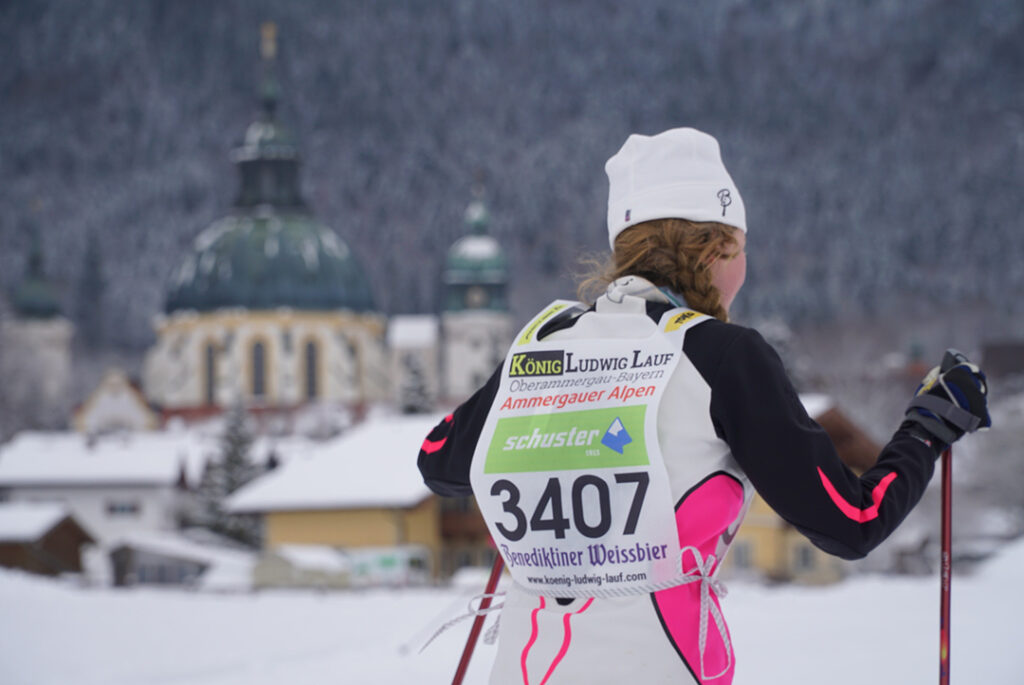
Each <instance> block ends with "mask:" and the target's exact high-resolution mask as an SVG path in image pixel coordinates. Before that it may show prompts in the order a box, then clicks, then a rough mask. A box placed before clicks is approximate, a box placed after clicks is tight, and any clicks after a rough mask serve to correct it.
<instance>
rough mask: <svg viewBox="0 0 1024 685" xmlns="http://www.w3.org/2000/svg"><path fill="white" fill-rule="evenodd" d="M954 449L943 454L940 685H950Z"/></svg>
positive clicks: (949, 448) (948, 449)
mask: <svg viewBox="0 0 1024 685" xmlns="http://www.w3.org/2000/svg"><path fill="white" fill-rule="evenodd" d="M952 470H953V448H952V447H948V448H946V451H945V452H943V453H942V561H941V564H942V567H941V575H942V578H941V580H942V582H941V590H942V593H941V598H940V602H939V685H949V585H950V581H951V580H952V548H953V544H952V543H953V533H952V529H953V526H952V523H953V516H952V513H953V486H952V482H953V474H952Z"/></svg>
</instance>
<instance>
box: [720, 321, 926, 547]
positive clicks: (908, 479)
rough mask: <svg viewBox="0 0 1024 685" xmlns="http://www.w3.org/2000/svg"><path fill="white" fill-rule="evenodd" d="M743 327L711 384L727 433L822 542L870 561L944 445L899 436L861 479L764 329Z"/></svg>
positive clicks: (762, 484) (745, 463)
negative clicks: (808, 405) (811, 411)
mask: <svg viewBox="0 0 1024 685" xmlns="http://www.w3.org/2000/svg"><path fill="white" fill-rule="evenodd" d="M734 330H739V331H740V333H739V334H737V335H736V336H735V337H734V339H733V340H732V342H731V343H729V344H728V345H727V346H726V347H725V348H724V351H722V352H721V357H720V364H718V365H717V373H716V375H715V377H714V378H712V379H711V381H710V383H711V386H712V391H711V417H712V420H713V421H714V423H715V427H716V431H717V432H718V433H719V437H721V438H722V439H723V440H725V442H726V443H728V445H729V447H730V448H731V450H732V453H733V455H734V457H735V458H736V460H737V462H739V464H740V466H741V467H742V468H743V470H744V471H745V472H746V474H747V476H748V477H749V478H750V482H751V483H752V484H753V486H754V488H755V489H756V490H757V492H758V493H759V494H760V495H761V497H763V498H764V500H765V502H767V503H768V505H769V506H771V507H772V509H774V510H775V511H776V512H777V513H778V514H779V515H780V516H781V517H782V518H783V519H785V520H786V521H788V522H789V523H791V524H792V525H793V526H795V527H796V528H797V529H798V530H799V531H800V532H801V533H803V534H804V535H805V536H807V538H808V539H810V541H811V542H812V543H814V545H816V546H817V547H819V548H820V549H822V550H824V551H826V552H828V553H830V554H834V555H836V556H839V557H842V558H844V559H859V558H861V557H863V556H865V555H866V554H867V553H868V552H869V551H871V550H872V549H874V548H875V547H876V546H877V545H878V544H879V543H881V542H882V541H883V540H884V539H885V538H886V537H888V535H889V534H890V533H892V532H893V530H895V529H896V527H897V526H898V525H899V524H900V522H902V521H903V519H904V518H905V517H906V515H907V514H908V513H909V512H910V510H911V509H913V508H914V506H915V505H916V504H917V502H918V501H919V500H920V499H921V495H922V494H923V493H924V490H925V487H926V486H927V485H928V481H929V480H930V479H931V477H932V474H933V472H934V470H935V459H936V457H937V456H938V454H937V452H936V449H937V448H935V447H932V446H929V445H927V444H925V443H924V442H921V441H920V440H918V439H917V438H915V437H913V436H912V435H910V434H909V433H907V432H906V431H905V430H903V429H900V430H897V431H896V433H895V435H893V437H892V440H890V441H889V443H888V444H887V445H886V446H885V447H884V448H883V449H882V452H881V454H880V455H879V457H878V461H877V463H876V464H875V466H873V467H872V468H871V469H870V470H868V471H867V472H865V473H864V475H863V476H861V477H857V475H855V474H854V473H853V472H852V471H851V470H850V469H849V468H847V467H846V466H845V465H844V464H843V463H842V461H840V459H839V456H838V454H837V453H836V450H835V447H834V446H833V444H832V441H831V439H830V438H829V437H828V435H827V434H826V433H825V431H824V429H822V428H821V426H819V425H818V424H817V423H816V422H814V421H813V420H812V419H811V418H810V417H809V416H808V415H807V412H806V410H805V409H804V407H803V405H802V404H801V402H800V399H799V397H798V396H797V393H796V391H795V390H794V389H793V386H792V384H791V383H790V381H789V378H788V377H787V376H786V372H785V369H784V368H783V365H782V361H781V360H780V359H779V357H778V355H777V354H776V353H775V350H773V349H772V348H771V346H770V345H769V344H768V343H767V342H765V340H764V339H763V338H762V337H761V336H760V334H758V333H757V332H756V331H753V330H751V329H746V328H739V327H735V328H734Z"/></svg>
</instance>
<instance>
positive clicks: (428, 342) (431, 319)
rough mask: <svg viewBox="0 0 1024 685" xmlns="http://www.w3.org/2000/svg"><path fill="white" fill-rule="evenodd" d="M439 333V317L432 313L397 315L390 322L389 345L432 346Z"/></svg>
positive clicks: (401, 346)
mask: <svg viewBox="0 0 1024 685" xmlns="http://www.w3.org/2000/svg"><path fill="white" fill-rule="evenodd" d="M437 335H438V334H437V317H436V316H433V315H431V314H409V315H402V316H395V317H392V319H391V321H390V322H389V323H388V346H389V347H398V348H407V347H416V348H419V347H431V346H433V345H435V344H436V343H437Z"/></svg>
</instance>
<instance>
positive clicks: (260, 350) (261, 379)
mask: <svg viewBox="0 0 1024 685" xmlns="http://www.w3.org/2000/svg"><path fill="white" fill-rule="evenodd" d="M266 394H267V350H266V347H264V345H263V343H262V342H255V343H253V344H252V396H253V397H265V396H266Z"/></svg>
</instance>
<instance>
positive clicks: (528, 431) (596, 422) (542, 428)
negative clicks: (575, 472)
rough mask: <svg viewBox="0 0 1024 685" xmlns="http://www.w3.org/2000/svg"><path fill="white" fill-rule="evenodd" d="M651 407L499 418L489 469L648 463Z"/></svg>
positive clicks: (521, 470) (489, 451) (507, 470)
mask: <svg viewBox="0 0 1024 685" xmlns="http://www.w3.org/2000/svg"><path fill="white" fill-rule="evenodd" d="M646 410H647V406H646V405H637V406H632V407H619V408H617V409H591V410H585V411H571V412H555V413H552V414H547V413H545V414H536V415H533V416H517V417H511V418H507V419H499V420H498V424H497V426H495V429H494V436H493V437H492V438H491V444H490V446H489V447H488V449H487V461H486V463H485V465H484V473H524V472H532V471H561V470H571V469H600V468H616V467H621V466H645V465H647V464H648V463H650V462H649V460H648V458H647V445H646V442H645V441H644V436H643V426H644V416H645V414H646ZM627 426H633V429H634V430H635V431H636V435H635V436H634V435H631V434H630V433H629V431H628V430H627V428H626V427H627Z"/></svg>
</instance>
